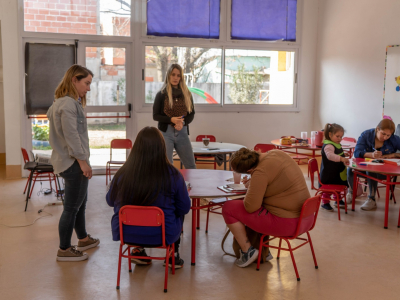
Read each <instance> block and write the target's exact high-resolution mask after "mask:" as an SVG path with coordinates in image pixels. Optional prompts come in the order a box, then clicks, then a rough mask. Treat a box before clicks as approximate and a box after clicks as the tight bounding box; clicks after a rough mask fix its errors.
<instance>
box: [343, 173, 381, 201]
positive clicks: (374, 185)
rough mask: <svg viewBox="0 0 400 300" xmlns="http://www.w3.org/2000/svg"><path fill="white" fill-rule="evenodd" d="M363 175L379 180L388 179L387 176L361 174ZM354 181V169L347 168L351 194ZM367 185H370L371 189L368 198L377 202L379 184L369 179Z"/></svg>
mask: <svg viewBox="0 0 400 300" xmlns="http://www.w3.org/2000/svg"><path fill="white" fill-rule="evenodd" d="M361 173H364V174H367V175H368V176H371V177H374V178H377V179H386V176H385V175H382V174H378V173H372V172H361ZM357 177H359V176H357ZM353 180H354V174H353V169H352V168H347V181H348V183H349V192H350V193H352V192H353ZM367 183H368V189H369V195H368V198H370V199H372V200H374V201H375V194H376V189H377V187H378V182H377V181H375V180H372V179H369V178H367Z"/></svg>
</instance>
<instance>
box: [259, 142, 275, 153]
mask: <svg viewBox="0 0 400 300" xmlns="http://www.w3.org/2000/svg"><path fill="white" fill-rule="evenodd" d="M274 149H276V146H275V145H273V144H257V145H255V146H254V151H257V152H261V153H265V152H268V151H270V150H274Z"/></svg>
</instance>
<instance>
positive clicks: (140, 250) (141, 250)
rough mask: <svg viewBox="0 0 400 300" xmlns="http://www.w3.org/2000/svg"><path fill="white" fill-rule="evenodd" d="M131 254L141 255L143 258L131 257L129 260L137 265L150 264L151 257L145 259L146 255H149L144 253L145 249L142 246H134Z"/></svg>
mask: <svg viewBox="0 0 400 300" xmlns="http://www.w3.org/2000/svg"><path fill="white" fill-rule="evenodd" d="M131 255H132V256H141V257H143V258H131V262H133V263H134V264H137V265H150V264H151V259H148V258H147V259H146V257H149V256H148V255H147V253H146V250H144V248H134V249H133V250H132V254H131Z"/></svg>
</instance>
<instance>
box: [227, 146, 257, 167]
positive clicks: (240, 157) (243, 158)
mask: <svg viewBox="0 0 400 300" xmlns="http://www.w3.org/2000/svg"><path fill="white" fill-rule="evenodd" d="M259 160H260V154H259V153H257V152H256V151H253V150H250V149H247V148H244V147H243V148H240V149H239V150H238V151H236V152H235V153H233V154H232V157H231V159H230V161H229V162H230V164H231V167H232V170H233V171H235V172H237V173H247V171H248V170H250V169H253V168H255V167H256V166H257V165H258V162H259Z"/></svg>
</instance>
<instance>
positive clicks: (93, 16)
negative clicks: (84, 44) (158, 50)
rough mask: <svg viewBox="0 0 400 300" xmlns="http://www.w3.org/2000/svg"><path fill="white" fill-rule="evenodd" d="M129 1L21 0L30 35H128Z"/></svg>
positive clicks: (25, 23) (25, 25)
mask: <svg viewBox="0 0 400 300" xmlns="http://www.w3.org/2000/svg"><path fill="white" fill-rule="evenodd" d="M130 23H131V0H50V1H38V0H24V29H25V31H31V32H53V33H73V34H92V35H108V36H130V35H131V31H130Z"/></svg>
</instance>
